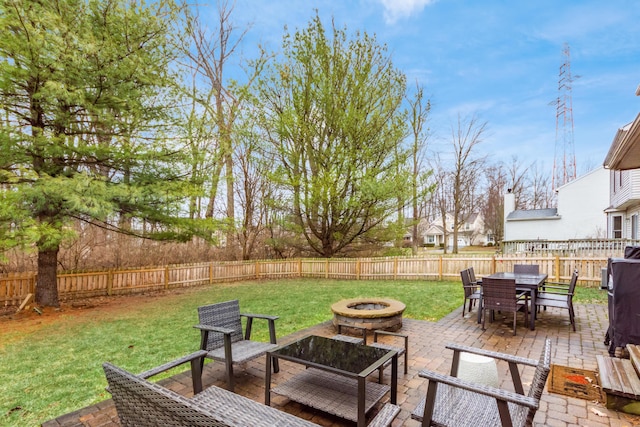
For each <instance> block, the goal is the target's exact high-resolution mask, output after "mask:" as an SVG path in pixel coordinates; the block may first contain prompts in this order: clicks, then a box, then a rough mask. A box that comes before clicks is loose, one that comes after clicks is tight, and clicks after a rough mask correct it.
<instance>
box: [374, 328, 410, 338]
mask: <svg viewBox="0 0 640 427" xmlns="http://www.w3.org/2000/svg"><path fill="white" fill-rule="evenodd" d="M377 335H391V336H394V337H401V338H408V337H409V335H407V334H401V333H399V332H391V331H384V330H382V329H376V330H375V331H373V338H374V339H375V338H376V336H377Z"/></svg>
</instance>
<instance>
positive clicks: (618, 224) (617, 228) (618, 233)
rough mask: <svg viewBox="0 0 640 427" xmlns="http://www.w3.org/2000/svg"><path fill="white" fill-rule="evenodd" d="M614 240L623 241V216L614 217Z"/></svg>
mask: <svg viewBox="0 0 640 427" xmlns="http://www.w3.org/2000/svg"><path fill="white" fill-rule="evenodd" d="M613 238H614V239H622V216H621V215H616V216H614V217H613Z"/></svg>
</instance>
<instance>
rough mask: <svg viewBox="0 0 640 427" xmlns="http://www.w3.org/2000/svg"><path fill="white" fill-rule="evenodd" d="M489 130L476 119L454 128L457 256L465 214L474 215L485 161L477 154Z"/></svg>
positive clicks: (454, 225) (460, 119) (468, 119)
mask: <svg viewBox="0 0 640 427" xmlns="http://www.w3.org/2000/svg"><path fill="white" fill-rule="evenodd" d="M486 127H487V123H486V122H480V121H479V119H478V118H477V116H475V115H474V116H472V117H470V118H465V119H463V118H461V117H460V115H458V121H457V123H456V125H455V126H452V127H451V146H452V148H453V150H452V151H453V169H452V180H453V188H452V199H453V212H452V215H453V253H456V254H457V253H458V231H459V230H458V229H459V227H460V226H461V224H462V223H463V221H464V217H465V215H466V214H468V213H470V212H472V211H473V208H474V202H475V196H476V192H477V186H478V182H479V179H480V176H481V173H482V170H483V167H484V163H485V158H484V157H479V156H478V155H477V154H476V151H477V147H478V145H479V144H480V143H481V142H482V136H483V133H484V132H485V130H486Z"/></svg>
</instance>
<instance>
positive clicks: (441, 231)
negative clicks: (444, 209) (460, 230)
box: [424, 224, 444, 235]
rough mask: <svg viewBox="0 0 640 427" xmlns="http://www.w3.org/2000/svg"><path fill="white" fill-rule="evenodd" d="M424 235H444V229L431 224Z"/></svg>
mask: <svg viewBox="0 0 640 427" xmlns="http://www.w3.org/2000/svg"><path fill="white" fill-rule="evenodd" d="M424 234H427V235H428V234H444V228H443V227H442V226H441V225H437V224H431V225H429V228H428V229H427V231H426V232H425V233H424Z"/></svg>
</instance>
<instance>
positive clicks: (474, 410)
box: [411, 339, 551, 427]
mask: <svg viewBox="0 0 640 427" xmlns="http://www.w3.org/2000/svg"><path fill="white" fill-rule="evenodd" d="M447 348H450V349H453V350H454V358H453V363H452V367H451V376H449V375H443V374H439V373H436V372H431V371H426V370H425V371H421V372H420V374H419V375H420V376H421V377H423V378H427V379H428V380H429V386H428V390H427V396H426V398H424V399H423V400H422V401H421V402H420V403H419V404H418V406H417V407H416V409H415V410H414V411H413V412H412V414H411V418H413V419H416V420H418V421H421V422H422V425H423V426H455V427H467V426H469V427H477V426H500V425H501V426H514V427H518V426H526V427H528V426H532V425H533V418H534V416H535V414H536V411H537V410H538V407H539V404H540V397H541V396H542V391H543V390H544V386H545V383H546V381H547V377H548V375H549V370H550V364H551V340H549V339H547V340H546V341H545V344H544V348H543V350H542V353H541V354H540V359H539V360H533V359H526V358H523V357H518V356H512V355H509V354H503V353H497V352H494V351H487V350H482V349H477V348H473V347H466V346H459V345H453V344H451V345H448V346H447ZM459 352H469V353H474V354H479V355H481V356H485V357H491V358H494V359H496V360H502V361H506V362H508V363H509V368H510V372H511V378H512V379H513V386H514V390H515V393H514V392H512V391H508V390H503V389H499V388H495V387H491V386H488V385H484V384H476V383H473V382H470V381H465V380H462V379H459V378H456V377H455V375H456V373H457V368H458V361H459ZM518 365H524V366H531V367H535V368H536V370H535V373H534V374H533V380H532V381H531V387H530V388H529V393H528V394H527V395H526V396H525V395H524V389H523V386H522V381H521V379H520V371H519V370H518Z"/></svg>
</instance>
